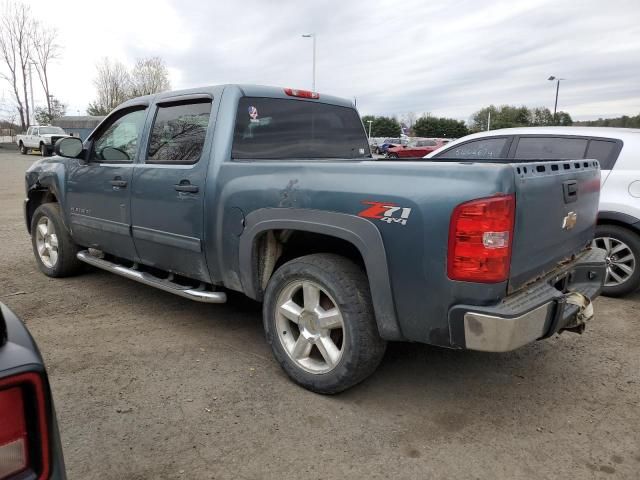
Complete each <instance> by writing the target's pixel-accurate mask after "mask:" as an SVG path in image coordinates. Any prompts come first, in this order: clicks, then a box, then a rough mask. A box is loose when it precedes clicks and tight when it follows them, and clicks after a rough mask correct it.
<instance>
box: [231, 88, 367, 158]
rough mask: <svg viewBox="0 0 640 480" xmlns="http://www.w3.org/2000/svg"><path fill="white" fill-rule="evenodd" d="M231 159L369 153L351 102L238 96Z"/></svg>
mask: <svg viewBox="0 0 640 480" xmlns="http://www.w3.org/2000/svg"><path fill="white" fill-rule="evenodd" d="M232 158H233V159H235V160H294V159H295V160H314V159H321V160H326V159H366V158H371V152H370V149H369V144H368V141H367V136H366V134H365V132H364V127H363V126H362V121H361V120H360V116H359V115H358V112H357V111H356V110H355V109H354V108H349V107H343V106H339V105H331V104H326V103H319V102H314V101H305V100H293V99H280V98H265V97H242V98H241V99H240V100H239V102H238V110H237V113H236V123H235V128H234V134H233V149H232Z"/></svg>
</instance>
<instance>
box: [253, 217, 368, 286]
mask: <svg viewBox="0 0 640 480" xmlns="http://www.w3.org/2000/svg"><path fill="white" fill-rule="evenodd" d="M312 253H335V254H337V255H340V256H342V257H345V258H348V259H350V260H352V261H353V262H355V263H356V264H358V265H360V266H361V267H362V268H363V269H365V264H364V259H363V258H362V254H361V253H360V251H359V250H358V248H357V247H356V246H355V245H353V244H352V243H350V242H348V241H346V240H343V239H341V238H337V237H332V236H331V235H323V234H321V233H314V232H306V231H303V230H269V231H267V232H264V233H263V234H262V235H260V237H259V238H258V239H256V242H255V247H254V262H255V264H254V265H255V267H256V268H255V270H254V271H255V272H256V275H257V279H256V280H257V282H256V285H257V286H258V287H259V295H260V297H262V293H263V292H264V290H265V289H266V287H267V282H268V281H269V279H270V278H271V275H272V274H273V272H275V271H276V270H277V269H278V268H279V267H280V266H281V265H283V264H285V263H286V262H288V261H290V260H293V259H295V258H299V257H302V256H305V255H310V254H312Z"/></svg>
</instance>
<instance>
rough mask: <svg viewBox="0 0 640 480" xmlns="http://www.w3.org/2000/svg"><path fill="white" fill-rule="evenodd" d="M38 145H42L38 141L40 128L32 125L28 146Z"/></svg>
mask: <svg viewBox="0 0 640 480" xmlns="http://www.w3.org/2000/svg"><path fill="white" fill-rule="evenodd" d="M36 145H37V146H39V145H40V144H39V143H38V129H37V128H36V127H32V128H31V133H29V136H28V137H27V146H28V147H30V148H33V147H35V146H36Z"/></svg>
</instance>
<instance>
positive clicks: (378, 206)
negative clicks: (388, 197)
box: [358, 201, 411, 225]
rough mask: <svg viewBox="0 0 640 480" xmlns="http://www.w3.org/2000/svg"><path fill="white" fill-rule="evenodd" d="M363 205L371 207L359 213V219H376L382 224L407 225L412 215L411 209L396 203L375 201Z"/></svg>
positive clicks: (365, 202)
mask: <svg viewBox="0 0 640 480" xmlns="http://www.w3.org/2000/svg"><path fill="white" fill-rule="evenodd" d="M362 203H363V204H364V205H369V207H367V208H366V209H364V210H362V211H361V212H360V213H358V216H359V217H364V218H374V219H377V220H380V221H381V222H387V223H399V224H400V225H406V224H407V219H408V218H409V215H411V208H408V207H399V206H398V205H397V204H395V203H389V202H375V201H364V202H362Z"/></svg>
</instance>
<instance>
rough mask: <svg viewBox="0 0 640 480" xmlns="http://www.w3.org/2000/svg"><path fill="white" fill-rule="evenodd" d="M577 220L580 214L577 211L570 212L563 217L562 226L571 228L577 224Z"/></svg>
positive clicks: (565, 228) (567, 228) (566, 228)
mask: <svg viewBox="0 0 640 480" xmlns="http://www.w3.org/2000/svg"><path fill="white" fill-rule="evenodd" d="M577 222H578V214H577V213H576V212H569V213H567V215H566V216H565V217H564V218H563V219H562V228H563V229H564V230H571V229H572V228H573V227H575V226H576V223H577Z"/></svg>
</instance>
